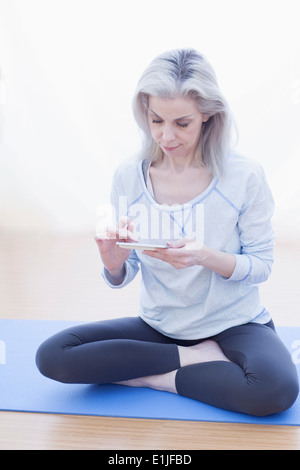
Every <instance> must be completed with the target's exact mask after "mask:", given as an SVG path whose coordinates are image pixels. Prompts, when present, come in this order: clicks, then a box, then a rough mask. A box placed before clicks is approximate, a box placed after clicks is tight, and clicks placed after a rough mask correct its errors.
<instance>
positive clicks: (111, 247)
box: [95, 217, 138, 278]
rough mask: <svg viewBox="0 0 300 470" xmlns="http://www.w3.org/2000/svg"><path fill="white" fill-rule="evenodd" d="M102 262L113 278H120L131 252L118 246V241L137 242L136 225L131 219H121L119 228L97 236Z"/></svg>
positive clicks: (108, 229)
mask: <svg viewBox="0 0 300 470" xmlns="http://www.w3.org/2000/svg"><path fill="white" fill-rule="evenodd" d="M95 241H96V243H97V246H98V249H99V252H100V256H101V259H102V262H103V264H104V266H105V267H106V269H107V270H108V271H109V273H110V274H111V276H113V277H116V278H117V277H120V275H121V273H122V272H123V264H124V262H125V261H126V260H127V258H128V257H129V255H130V250H128V249H126V248H121V247H120V246H119V245H117V242H118V241H122V242H136V241H138V239H137V237H136V236H135V235H134V224H133V221H132V220H131V219H130V218H129V217H121V218H120V220H119V226H118V228H112V227H108V228H107V229H106V230H105V232H104V233H103V234H101V235H96V237H95Z"/></svg>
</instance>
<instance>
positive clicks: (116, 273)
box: [105, 264, 125, 285]
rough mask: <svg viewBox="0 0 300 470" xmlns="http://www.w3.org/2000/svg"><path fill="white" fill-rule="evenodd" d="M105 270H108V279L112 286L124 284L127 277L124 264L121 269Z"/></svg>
mask: <svg viewBox="0 0 300 470" xmlns="http://www.w3.org/2000/svg"><path fill="white" fill-rule="evenodd" d="M105 269H106V274H107V277H108V279H109V281H111V282H112V284H115V285H118V284H122V282H123V281H124V277H125V266H124V264H122V266H121V267H120V268H114V269H108V268H107V267H106V266H105Z"/></svg>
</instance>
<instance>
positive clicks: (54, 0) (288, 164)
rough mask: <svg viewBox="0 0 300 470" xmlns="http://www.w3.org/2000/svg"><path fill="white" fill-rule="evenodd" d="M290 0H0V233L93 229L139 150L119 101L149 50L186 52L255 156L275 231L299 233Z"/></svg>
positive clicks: (126, 100)
mask: <svg viewBox="0 0 300 470" xmlns="http://www.w3.org/2000/svg"><path fill="white" fill-rule="evenodd" d="M297 6H298V0H285V1H276V0H251V1H250V0H249V1H248V0H226V1H224V0H209V1H207V0H205V1H202V0H185V1H182V0H151V1H145V0H126V1H123V0H110V1H109V2H107V1H102V0H0V68H1V76H0V152H1V154H0V227H1V226H2V227H4V228H16V229H19V228H26V229H46V230H51V231H58V232H70V231H71V232H74V231H75V232H78V231H85V230H91V231H93V230H94V229H95V226H96V209H97V207H98V205H99V204H101V203H102V202H107V201H108V195H109V190H110V183H111V176H112V172H113V170H114V168H115V166H116V165H117V164H118V162H120V161H121V160H122V159H124V158H126V157H128V156H130V155H132V154H133V153H135V151H136V150H137V149H138V148H139V139H140V137H139V133H138V131H137V128H136V125H135V123H134V121H133V117H132V113H131V98H132V94H133V91H134V89H135V85H136V82H137V80H138V79H139V76H140V74H141V72H142V71H143V70H144V68H145V67H146V66H147V65H148V63H149V62H150V61H151V60H152V59H153V58H154V57H155V56H156V55H157V54H159V53H160V52H162V51H164V50H167V49H172V48H175V47H186V46H191V47H194V48H196V49H198V50H199V51H201V52H203V53H204V54H205V55H206V56H207V58H208V59H209V61H210V62H211V63H212V65H213V67H214V69H215V71H216V73H217V76H218V79H219V83H220V86H221V88H222V90H223V92H224V94H225V96H226V97H227V99H228V101H229V102H230V104H231V107H232V109H233V112H234V115H235V118H236V121H237V124H238V128H239V132H240V140H239V145H238V150H239V151H240V152H242V153H244V154H246V155H248V156H250V157H251V158H254V159H256V160H258V161H260V162H261V163H262V164H263V166H264V168H265V171H266V173H267V176H268V180H269V183H270V185H271V188H272V190H273V193H274V197H275V201H276V207H277V208H276V214H275V218H274V223H275V227H276V231H277V235H278V236H282V237H286V236H288V237H299V236H300V197H299V182H298V181H299V177H298V175H299V170H300V164H299V161H300V137H299V134H300V133H299V129H300V126H299V124H300V57H299V55H300V42H299V32H298V31H299V28H298V24H297V10H298V9H297Z"/></svg>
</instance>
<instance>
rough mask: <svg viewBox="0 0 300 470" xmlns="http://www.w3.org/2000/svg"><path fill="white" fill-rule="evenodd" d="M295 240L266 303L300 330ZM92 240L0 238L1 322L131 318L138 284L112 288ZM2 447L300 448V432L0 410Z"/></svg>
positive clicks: (265, 293) (283, 246) (286, 248)
mask: <svg viewBox="0 0 300 470" xmlns="http://www.w3.org/2000/svg"><path fill="white" fill-rule="evenodd" d="M299 264H300V242H298V243H296V242H289V243H287V242H286V243H283V242H281V243H278V245H277V246H276V262H275V264H274V269H273V273H272V276H271V278H270V279H269V281H268V282H267V283H266V284H265V285H263V286H262V289H261V296H262V301H263V303H264V304H265V305H266V306H267V308H268V309H270V310H271V311H272V314H273V319H274V321H275V323H276V324H277V325H283V326H284V325H287V326H300V316H299V305H300V290H299ZM100 273H101V262H100V258H99V255H98V251H97V247H96V244H95V242H94V240H93V236H92V235H91V236H88V235H80V236H54V235H51V234H37V233H32V234H30V233H9V232H3V231H2V232H1V234H0V301H1V311H0V318H15V319H53V320H57V319H61V320H80V321H81V320H83V321H85V320H88V321H94V320H99V319H104V318H113V317H119V316H128V315H129V316H135V314H136V311H137V307H138V294H139V279H138V278H137V279H136V280H135V281H134V282H133V283H132V284H131V285H129V286H127V287H126V289H122V290H112V289H109V288H108V287H107V286H106V285H105V283H104V281H103V280H102V278H101V276H100ZM0 449H1V450H4V449H28V450H29V449H31V450H37V449H50V450H52V449H83V450H85V449H86V450H88V449H112V450H113V449H116V450H125V449H126V450H128V449H136V450H138V449H147V450H151V449H154V450H159V449H160V450H163V449H169V450H185V449H198V450H204V449H205V450H211V449H212V450H221V449H222V450H237V449H244V450H261V449H266V450H269V449H277V450H279V449H284V450H291V449H300V428H299V427H295V426H265V425H250V424H226V423H206V422H191V421H187V422H185V421H172V420H145V419H124V418H106V417H105V418H104V417H89V416H73V415H72V416H70V415H55V414H42V413H16V412H0Z"/></svg>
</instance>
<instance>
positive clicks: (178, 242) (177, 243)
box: [167, 238, 186, 248]
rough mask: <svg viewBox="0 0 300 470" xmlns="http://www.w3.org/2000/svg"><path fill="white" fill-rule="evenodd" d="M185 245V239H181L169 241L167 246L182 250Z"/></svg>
mask: <svg viewBox="0 0 300 470" xmlns="http://www.w3.org/2000/svg"><path fill="white" fill-rule="evenodd" d="M185 244H186V239H185V238H182V239H181V240H175V241H169V242H167V245H168V246H169V247H170V248H183V247H184V246H185Z"/></svg>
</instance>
